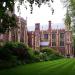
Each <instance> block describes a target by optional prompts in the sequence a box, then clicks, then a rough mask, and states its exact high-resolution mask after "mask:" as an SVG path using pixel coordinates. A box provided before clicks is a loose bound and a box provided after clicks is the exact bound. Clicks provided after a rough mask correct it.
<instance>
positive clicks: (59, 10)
mask: <svg viewBox="0 0 75 75" xmlns="http://www.w3.org/2000/svg"><path fill="white" fill-rule="evenodd" d="M27 6H28V4H27ZM52 7H53V8H54V14H53V15H52V13H51V9H50V8H49V7H48V5H42V6H41V7H40V8H38V7H37V6H34V7H33V8H34V9H33V14H30V9H29V8H28V9H27V10H25V8H24V7H23V6H21V16H22V17H23V18H24V19H26V17H27V25H28V27H30V26H32V27H33V26H34V25H35V23H40V24H41V25H48V21H49V20H51V21H52V25H54V26H53V27H55V26H56V25H57V24H58V27H61V28H63V27H64V20H63V19H64V15H65V13H66V10H65V8H63V4H62V3H61V2H60V0H54V3H53V4H52ZM15 12H16V14H17V15H18V13H17V11H16V10H15Z"/></svg>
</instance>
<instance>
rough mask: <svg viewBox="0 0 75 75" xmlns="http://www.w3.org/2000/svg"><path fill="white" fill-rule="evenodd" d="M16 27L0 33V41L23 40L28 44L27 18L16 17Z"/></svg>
mask: <svg viewBox="0 0 75 75" xmlns="http://www.w3.org/2000/svg"><path fill="white" fill-rule="evenodd" d="M16 21H17V22H16V23H17V26H18V27H17V28H13V29H11V31H9V32H6V33H5V34H0V43H1V44H2V43H4V42H7V41H14V42H16V41H17V42H23V43H25V44H26V45H28V36H27V20H24V19H23V18H22V17H16Z"/></svg>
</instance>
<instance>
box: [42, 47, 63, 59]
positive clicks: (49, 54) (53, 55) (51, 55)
mask: <svg viewBox="0 0 75 75" xmlns="http://www.w3.org/2000/svg"><path fill="white" fill-rule="evenodd" d="M41 52H42V53H44V54H45V56H46V58H45V60H55V59H60V58H63V56H62V55H60V54H59V53H58V52H56V51H55V50H54V49H52V48H45V49H43V50H41Z"/></svg>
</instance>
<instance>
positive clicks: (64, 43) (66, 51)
mask: <svg viewBox="0 0 75 75" xmlns="http://www.w3.org/2000/svg"><path fill="white" fill-rule="evenodd" d="M28 45H29V46H30V47H32V48H33V49H34V50H41V49H42V48H45V47H49V48H53V49H55V50H57V52H59V53H61V54H63V55H70V56H73V50H72V32H71V31H67V30H65V29H52V27H51V21H49V27H48V29H47V30H40V23H36V24H35V31H30V32H28Z"/></svg>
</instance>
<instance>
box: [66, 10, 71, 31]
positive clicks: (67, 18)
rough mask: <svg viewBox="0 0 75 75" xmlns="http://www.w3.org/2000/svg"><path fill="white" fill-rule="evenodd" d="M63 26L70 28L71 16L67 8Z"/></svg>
mask: <svg viewBox="0 0 75 75" xmlns="http://www.w3.org/2000/svg"><path fill="white" fill-rule="evenodd" d="M65 26H66V27H67V29H68V30H70V29H71V16H70V14H69V12H68V9H67V12H66V16H65Z"/></svg>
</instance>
